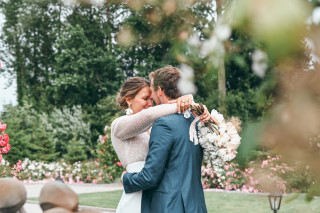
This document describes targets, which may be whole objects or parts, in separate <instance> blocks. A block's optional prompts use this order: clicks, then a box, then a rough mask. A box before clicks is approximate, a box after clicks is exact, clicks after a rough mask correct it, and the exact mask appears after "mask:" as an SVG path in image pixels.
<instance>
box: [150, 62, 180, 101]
mask: <svg viewBox="0 0 320 213" xmlns="http://www.w3.org/2000/svg"><path fill="white" fill-rule="evenodd" d="M149 77H150V79H153V87H154V89H155V90H156V91H157V90H158V87H160V88H161V89H162V90H163V91H164V93H165V94H166V96H168V97H169V98H170V99H176V98H179V97H180V96H181V93H180V91H179V89H178V81H179V79H180V77H181V73H180V70H179V69H178V68H176V67H173V66H171V65H168V66H165V67H162V68H160V69H157V70H155V71H153V72H151V73H150V74H149Z"/></svg>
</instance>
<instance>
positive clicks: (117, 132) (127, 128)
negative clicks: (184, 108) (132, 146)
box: [111, 104, 178, 140]
mask: <svg viewBox="0 0 320 213" xmlns="http://www.w3.org/2000/svg"><path fill="white" fill-rule="evenodd" d="M177 111H178V110H177V104H161V105H158V106H155V107H150V108H148V109H144V110H142V111H140V112H138V113H136V114H133V115H125V116H122V117H119V118H117V119H115V120H114V121H113V122H112V124H111V131H112V134H113V135H114V136H115V137H117V138H119V139H121V140H126V139H129V138H132V137H134V136H136V135H139V134H141V133H143V132H146V131H147V130H149V129H150V128H151V127H152V125H153V123H154V121H155V120H157V119H158V118H160V117H162V116H165V115H170V114H174V113H177Z"/></svg>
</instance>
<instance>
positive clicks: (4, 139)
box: [0, 134, 9, 146]
mask: <svg viewBox="0 0 320 213" xmlns="http://www.w3.org/2000/svg"><path fill="white" fill-rule="evenodd" d="M8 143H9V136H8V135H7V134H4V135H3V136H2V135H0V146H6V145H7V144H8Z"/></svg>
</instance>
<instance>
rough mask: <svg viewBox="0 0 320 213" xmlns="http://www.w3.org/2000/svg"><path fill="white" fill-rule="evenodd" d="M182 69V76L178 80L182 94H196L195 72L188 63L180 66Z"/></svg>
mask: <svg viewBox="0 0 320 213" xmlns="http://www.w3.org/2000/svg"><path fill="white" fill-rule="evenodd" d="M180 70H181V78H180V79H179V81H178V88H179V90H180V92H181V94H182V95H186V94H193V95H194V94H196V93H197V90H198V89H197V87H196V85H195V84H194V83H193V78H194V72H193V69H192V68H191V67H189V66H188V65H186V64H182V65H181V67H180Z"/></svg>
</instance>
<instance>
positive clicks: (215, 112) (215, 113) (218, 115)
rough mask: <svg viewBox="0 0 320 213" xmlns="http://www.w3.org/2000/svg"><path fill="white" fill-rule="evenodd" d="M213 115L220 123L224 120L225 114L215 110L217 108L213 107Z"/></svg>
mask: <svg viewBox="0 0 320 213" xmlns="http://www.w3.org/2000/svg"><path fill="white" fill-rule="evenodd" d="M211 116H212V117H213V118H214V119H215V120H216V121H217V122H218V123H219V124H220V123H221V122H222V121H223V120H224V118H223V115H222V114H220V113H218V111H217V110H215V109H213V110H212V111H211Z"/></svg>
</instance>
